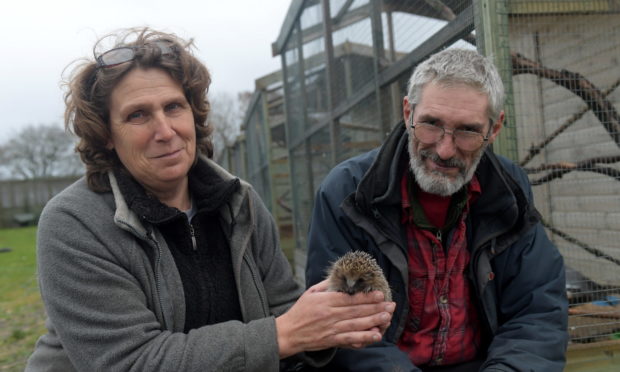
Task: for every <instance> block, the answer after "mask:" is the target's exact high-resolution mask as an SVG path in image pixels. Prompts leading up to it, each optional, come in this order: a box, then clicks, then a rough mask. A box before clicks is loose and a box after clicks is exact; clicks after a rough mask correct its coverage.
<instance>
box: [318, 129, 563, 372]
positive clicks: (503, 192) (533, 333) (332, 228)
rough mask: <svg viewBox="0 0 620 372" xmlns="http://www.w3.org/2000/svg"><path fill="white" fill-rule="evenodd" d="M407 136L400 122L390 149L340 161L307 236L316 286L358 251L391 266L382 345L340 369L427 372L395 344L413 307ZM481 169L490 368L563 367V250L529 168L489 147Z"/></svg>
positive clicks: (474, 274) (475, 228) (473, 268)
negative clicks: (332, 266) (404, 210)
mask: <svg viewBox="0 0 620 372" xmlns="http://www.w3.org/2000/svg"><path fill="white" fill-rule="evenodd" d="M407 141H408V135H407V133H406V132H405V125H404V124H403V123H402V122H401V123H400V124H399V125H397V126H396V127H395V128H394V130H393V131H392V133H391V134H390V137H389V138H388V139H387V140H386V142H385V143H384V144H383V146H382V147H381V148H378V149H375V150H373V151H370V152H368V153H366V154H363V155H360V156H357V157H354V158H352V159H349V160H347V161H345V162H343V163H341V164H340V165H338V166H336V167H335V168H334V169H333V170H332V171H331V172H330V173H329V174H328V175H327V177H326V178H325V180H324V181H323V183H322V185H321V186H320V188H319V190H318V192H317V195H316V201H315V205H314V210H313V216H312V222H311V225H310V231H309V238H308V261H307V268H306V281H307V285H308V286H309V285H312V284H315V283H317V282H319V281H321V280H322V279H323V278H324V275H325V268H326V266H328V265H329V263H330V262H333V261H335V259H336V258H338V257H340V256H342V255H343V254H344V253H346V252H347V251H350V250H364V251H367V252H370V253H371V254H372V255H373V256H374V257H375V258H376V259H377V261H378V262H379V264H380V265H381V267H382V268H383V270H384V272H385V274H386V276H387V278H388V281H389V283H390V287H391V288H392V292H393V298H394V301H396V303H397V306H396V311H395V312H394V316H393V318H392V323H391V325H390V327H389V328H388V330H387V332H386V333H385V336H384V338H383V340H382V341H381V342H380V343H377V344H374V345H372V346H370V347H367V348H365V349H361V350H349V349H341V350H339V351H338V352H337V354H336V356H335V358H334V359H333V361H332V364H331V367H330V368H331V369H333V370H339V371H347V370H350V371H419V369H418V367H416V366H414V365H413V364H412V363H411V361H410V360H409V358H408V357H407V355H406V354H405V353H403V352H401V351H400V350H399V349H398V347H397V346H396V345H395V343H396V342H397V340H398V339H399V337H400V335H401V334H402V332H403V329H404V326H405V321H406V319H407V312H408V306H407V304H408V301H409V300H408V292H407V284H408V280H407V278H408V266H407V253H406V251H407V244H406V238H405V236H406V235H405V231H404V229H403V226H402V225H401V223H400V215H401V196H400V182H399V181H400V178H401V177H402V174H403V171H404V167H407V166H409V155H408V152H407ZM476 175H477V177H478V180H479V181H480V184H481V187H482V195H481V196H480V197H479V198H478V200H477V201H476V203H475V204H474V205H473V206H472V208H471V211H470V215H469V216H468V219H467V240H468V248H469V249H470V252H471V257H472V258H471V262H470V268H469V274H468V275H469V279H470V280H471V281H472V283H473V286H474V288H475V291H474V292H475V295H476V297H475V298H476V300H477V305H478V308H479V312H480V315H481V319H482V322H483V328H484V335H485V336H484V340H485V347H486V355H485V356H484V358H485V359H486V361H485V362H484V364H483V366H482V369H481V370H485V371H541V372H553V371H562V370H563V368H564V364H565V351H566V344H567V340H568V333H567V321H568V315H567V314H568V312H567V308H568V304H567V299H566V291H565V276H564V264H563V259H562V256H561V255H560V254H559V252H558V251H557V249H556V248H555V247H554V246H553V244H552V243H551V242H550V241H549V239H548V238H547V235H546V234H545V231H544V229H543V227H542V225H541V223H540V215H539V214H538V212H537V211H536V209H535V208H534V206H533V202H532V193H531V188H530V185H529V182H528V179H527V177H526V175H525V173H524V172H523V171H522V170H521V169H520V168H519V167H517V166H516V165H515V164H513V163H512V162H510V161H509V160H507V159H505V158H502V157H500V156H496V155H494V154H493V152H492V151H491V150H490V149H487V150H486V151H485V154H484V155H483V157H482V159H481V161H480V164H479V165H478V168H477V170H476Z"/></svg>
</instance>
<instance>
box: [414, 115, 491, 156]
mask: <svg viewBox="0 0 620 372" xmlns="http://www.w3.org/2000/svg"><path fill="white" fill-rule="evenodd" d="M414 110H415V105H411V112H410V113H409V122H410V123H409V127H410V128H411V129H413V136H414V137H415V138H417V139H418V140H419V141H420V142H421V140H420V139H419V138H418V137H417V136H416V135H415V125H416V124H427V125H431V126H433V125H432V124H430V123H428V122H424V121H423V122H418V123H414V122H413V112H414ZM489 123H490V127H489V131H488V132H487V134H486V136H485V135H483V134H482V133H477V134H479V135H481V136H482V143H480V146H478V148H477V149H475V150H463V149H461V148H460V147H458V146H457V145H456V137H455V136H454V132H455V131H458V130H461V129H453V130H451V131H448V130H447V129H446V128H444V127H439V126H434V127H436V128H438V129H441V130H442V131H443V133H442V134H441V137H439V139H438V140H437V141H435V142H433V143H424V142H422V143H424V144H425V145H434V144H436V143H439V142H441V140H442V139H444V137H445V136H446V133H448V134H449V135H451V136H452V140H453V141H454V146H456V147H457V148H458V149H459V150H461V151H465V152H475V151H478V150H480V149H481V148H482V147H483V146H484V143H485V142H488V141H489V136H490V135H491V131H492V130H493V119H489Z"/></svg>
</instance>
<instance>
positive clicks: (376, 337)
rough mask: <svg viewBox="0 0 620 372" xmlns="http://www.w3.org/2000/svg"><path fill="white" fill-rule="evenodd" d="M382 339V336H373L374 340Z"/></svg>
mask: <svg viewBox="0 0 620 372" xmlns="http://www.w3.org/2000/svg"><path fill="white" fill-rule="evenodd" d="M380 339H381V337H379V335H373V336H372V340H373V341H379V340H380Z"/></svg>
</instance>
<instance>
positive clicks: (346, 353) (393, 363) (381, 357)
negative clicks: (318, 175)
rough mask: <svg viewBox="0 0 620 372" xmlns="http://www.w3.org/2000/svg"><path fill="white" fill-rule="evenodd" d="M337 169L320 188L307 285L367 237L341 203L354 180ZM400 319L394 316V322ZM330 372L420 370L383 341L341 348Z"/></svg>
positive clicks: (349, 191)
mask: <svg viewBox="0 0 620 372" xmlns="http://www.w3.org/2000/svg"><path fill="white" fill-rule="evenodd" d="M337 171H338V168H336V169H335V170H334V171H332V172H331V173H330V175H329V176H328V177H327V178H326V180H325V181H324V182H323V184H322V185H321V187H320V188H319V190H318V192H317V195H316V198H315V204H314V209H313V212H312V221H311V224H310V230H309V236H308V260H307V264H306V285H307V286H311V285H313V284H316V283H318V282H320V281H322V280H323V279H324V278H325V269H326V268H327V267H328V266H329V265H330V263H331V262H333V261H335V260H336V259H337V258H338V257H340V256H342V255H344V254H345V253H346V252H348V251H351V250H358V249H363V248H364V247H365V246H366V245H367V242H366V239H367V237H366V236H365V235H364V234H363V233H362V231H361V229H359V228H358V227H356V226H355V225H354V224H353V223H352V222H351V221H350V220H349V218H348V217H347V216H346V215H345V214H344V213H343V212H342V209H341V208H340V204H341V203H342V202H343V200H344V199H345V198H346V197H347V195H348V194H349V193H351V192H353V190H354V189H355V185H354V184H353V177H351V176H350V175H349V174H344V175H338V174H335V173H336V172H337ZM396 318H397V316H396V315H395V316H394V319H393V320H392V321H393V322H394V321H395V319H396ZM327 370H333V371H356V372H357V371H359V372H364V371H369V372H370V371H390V372H391V371H403V372H410V371H411V372H414V371H419V369H418V368H417V367H415V366H414V365H413V364H412V363H411V361H410V359H409V358H408V357H407V355H406V354H405V353H403V352H402V351H400V349H398V347H397V346H396V345H395V344H394V343H390V342H387V341H385V340H384V341H381V342H378V343H376V344H373V345H370V346H368V347H366V348H363V349H355V350H353V349H339V350H338V352H337V353H336V355H335V356H334V358H333V359H332V361H331V362H330V364H329V365H328V366H327Z"/></svg>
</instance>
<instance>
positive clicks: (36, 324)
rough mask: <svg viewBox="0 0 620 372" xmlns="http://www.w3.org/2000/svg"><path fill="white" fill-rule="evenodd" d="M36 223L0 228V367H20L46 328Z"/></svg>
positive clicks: (1, 369) (3, 370) (8, 369)
mask: <svg viewBox="0 0 620 372" xmlns="http://www.w3.org/2000/svg"><path fill="white" fill-rule="evenodd" d="M35 240H36V227H24V228H16V229H2V230H0V248H5V247H6V248H10V249H11V251H10V252H3V253H0V371H2V372H6V371H11V372H12V371H23V370H24V367H25V365H26V359H27V358H28V356H29V355H30V354H31V353H32V350H33V349H34V344H35V342H36V340H37V339H38V338H39V336H40V335H42V334H43V333H44V332H45V326H44V322H45V312H44V310H43V303H42V302H41V296H40V295H39V287H38V285H37V277H36V255H35V253H36V252H35Z"/></svg>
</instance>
